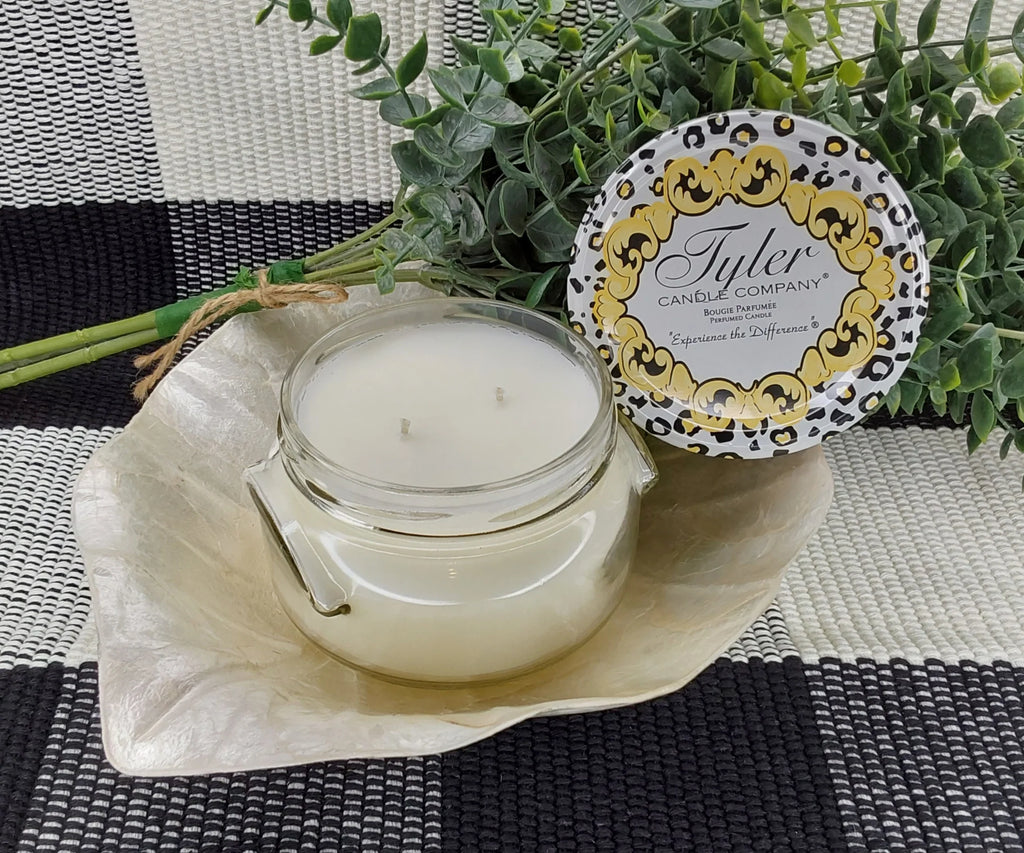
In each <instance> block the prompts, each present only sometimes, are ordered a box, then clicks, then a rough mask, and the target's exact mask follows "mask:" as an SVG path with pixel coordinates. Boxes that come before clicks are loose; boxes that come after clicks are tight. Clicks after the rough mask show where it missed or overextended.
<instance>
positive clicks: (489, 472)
mask: <svg viewBox="0 0 1024 853" xmlns="http://www.w3.org/2000/svg"><path fill="white" fill-rule="evenodd" d="M599 402H600V401H599V398H598V392H597V389H596V388H595V386H594V383H593V382H592V380H591V379H590V377H588V376H587V375H586V374H585V373H584V372H583V371H581V370H580V369H579V366H578V365H577V364H575V363H574V362H573V361H572V360H571V359H570V358H569V357H568V356H567V355H565V354H563V353H562V352H560V351H559V350H558V349H556V348H555V347H554V346H553V345H551V344H550V343H548V342H547V341H545V340H543V339H541V338H539V337H535V336H534V335H532V334H530V333H528V332H526V331H524V330H520V329H511V328H508V327H502V326H496V325H493V324H489V323H488V324H484V323H478V322H471V321H458V320H446V321H441V322H435V323H426V324H423V325H419V326H412V327H409V328H405V329H400V330H395V331H394V332H389V333H386V334H381V335H377V336H374V337H371V338H368V339H367V340H364V341H361V342H358V343H356V344H354V345H351V346H348V347H346V348H344V349H341V350H339V351H337V352H335V353H333V354H332V355H330V356H329V357H327V358H326V359H325V361H324V363H323V364H322V365H321V366H320V367H319V369H318V370H317V372H316V373H315V374H314V376H313V377H312V378H311V380H310V382H309V383H308V385H307V388H306V389H305V391H304V393H303V395H302V398H301V400H300V402H299V405H298V407H297V420H298V424H299V426H300V428H301V429H302V431H303V432H304V433H305V435H306V436H307V438H308V439H309V440H310V441H311V442H312V444H313V446H314V447H316V448H317V450H319V451H320V453H321V454H323V455H324V456H326V457H327V458H328V459H330V460H331V461H333V462H334V463H336V464H338V465H340V466H342V467H343V468H346V469H348V470H350V471H353V472H355V473H356V474H360V475H362V476H364V477H368V478H372V479H375V480H381V481H386V482H390V483H400V484H402V485H407V486H419V487H460V486H472V485H481V484H485V483H492V482H496V481H499V480H504V479H507V478H509V477H515V476H518V475H521V474H525V473H527V472H529V471H533V470H536V469H537V468H540V467H541V466H543V465H546V464H547V463H549V462H551V461H552V460H554V459H556V458H558V457H559V456H560V455H561V454H563V453H565V452H566V451H568V450H569V449H570V448H572V446H573V445H574V444H576V442H578V441H579V440H580V439H581V438H582V437H583V436H584V434H585V433H586V431H587V429H588V428H589V427H590V425H591V424H592V423H593V422H594V419H595V417H596V416H597V411H598V406H599Z"/></svg>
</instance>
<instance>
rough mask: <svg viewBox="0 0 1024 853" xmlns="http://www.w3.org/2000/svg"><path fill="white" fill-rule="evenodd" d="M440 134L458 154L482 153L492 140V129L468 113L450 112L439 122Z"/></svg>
mask: <svg viewBox="0 0 1024 853" xmlns="http://www.w3.org/2000/svg"><path fill="white" fill-rule="evenodd" d="M441 134H442V136H444V138H445V139H447V140H448V144H449V145H451V147H452V149H453V150H454V151H458V152H459V153H460V154H468V153H470V152H476V151H483V150H484V149H485V148H487V147H488V146H489V145H490V144H491V141H492V140H493V139H494V128H493V127H490V126H489V125H486V124H484V123H483V122H481V121H480V120H479V119H477V118H475V117H474V116H472V115H470V114H469V113H463V112H457V111H452V112H450V113H448V115H446V116H445V117H444V118H443V119H442V120H441Z"/></svg>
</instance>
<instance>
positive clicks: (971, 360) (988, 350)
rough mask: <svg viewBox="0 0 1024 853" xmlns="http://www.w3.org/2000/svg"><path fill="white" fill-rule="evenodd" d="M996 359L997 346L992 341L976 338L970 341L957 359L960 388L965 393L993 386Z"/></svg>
mask: <svg viewBox="0 0 1024 853" xmlns="http://www.w3.org/2000/svg"><path fill="white" fill-rule="evenodd" d="M994 359H995V346H994V344H993V342H992V341H991V340H990V339H988V338H975V339H974V340H971V341H968V342H967V343H966V344H965V345H964V348H963V349H962V350H960V354H959V355H958V356H957V359H956V366H957V370H958V371H959V372H960V388H961V389H962V390H964V391H974V390H976V389H978V388H987V387H988V386H989V385H991V384H992V377H993V375H994V367H993V360H994Z"/></svg>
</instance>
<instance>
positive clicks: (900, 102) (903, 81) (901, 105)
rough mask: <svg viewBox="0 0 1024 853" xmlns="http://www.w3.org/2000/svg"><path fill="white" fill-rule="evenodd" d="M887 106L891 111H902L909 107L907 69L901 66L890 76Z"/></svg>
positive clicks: (887, 89)
mask: <svg viewBox="0 0 1024 853" xmlns="http://www.w3.org/2000/svg"><path fill="white" fill-rule="evenodd" d="M885 106H886V107H887V108H888V110H889V112H891V113H901V112H903V110H905V109H906V107H907V70H906V69H905V68H901V69H900V70H899V71H898V72H897V73H896V74H894V75H893V76H892V77H890V78H889V85H888V87H887V88H886V94H885Z"/></svg>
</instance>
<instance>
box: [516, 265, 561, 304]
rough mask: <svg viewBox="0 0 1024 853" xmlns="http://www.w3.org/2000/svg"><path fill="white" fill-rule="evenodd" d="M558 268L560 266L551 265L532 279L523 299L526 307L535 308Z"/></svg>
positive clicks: (558, 270)
mask: <svg viewBox="0 0 1024 853" xmlns="http://www.w3.org/2000/svg"><path fill="white" fill-rule="evenodd" d="M560 270H561V267H552V268H551V269H549V270H545V271H544V272H542V273H541V274H540V275H539V276H537V278H535V279H534V281H533V284H531V285H530V290H529V292H528V293H527V294H526V299H524V300H523V304H524V305H525V306H526V307H527V308H536V307H537V306H538V305H539V304H540V302H541V300H542V299H543V298H544V294H545V293H546V292H547V289H548V287H549V286H550V284H551V282H552V281H554V278H555V276H556V275H558V273H559V272H560Z"/></svg>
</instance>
